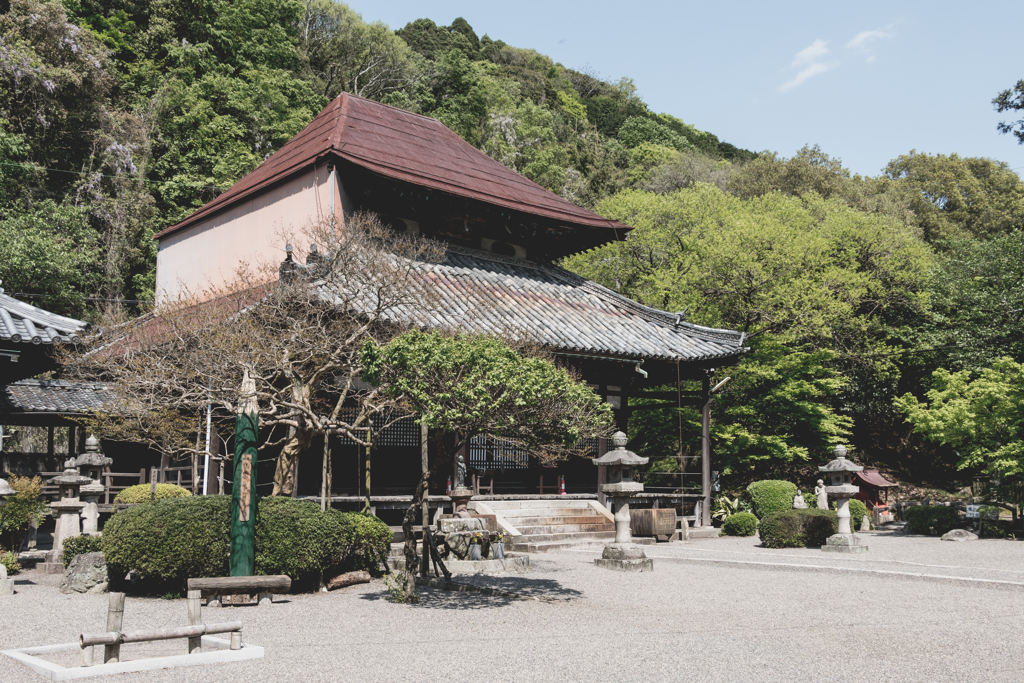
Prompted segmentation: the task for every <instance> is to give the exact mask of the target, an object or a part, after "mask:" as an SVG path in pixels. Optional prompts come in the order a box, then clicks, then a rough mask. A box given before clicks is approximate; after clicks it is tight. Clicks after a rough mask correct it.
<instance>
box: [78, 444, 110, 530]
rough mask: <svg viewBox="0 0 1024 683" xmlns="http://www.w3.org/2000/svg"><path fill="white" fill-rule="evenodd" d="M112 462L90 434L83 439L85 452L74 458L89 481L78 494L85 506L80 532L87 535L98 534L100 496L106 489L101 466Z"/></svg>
mask: <svg viewBox="0 0 1024 683" xmlns="http://www.w3.org/2000/svg"><path fill="white" fill-rule="evenodd" d="M112 462H114V461H113V460H111V459H110V458H108V457H106V456H104V455H103V453H101V452H100V441H99V439H97V438H96V437H95V436H93V435H90V436H89V438H88V439H86V440H85V453H82V454H81V455H80V456H78V457H77V458H75V465H76V466H77V467H78V471H79V472H80V473H81V474H82V476H83V477H87V478H88V479H89V483H87V484H83V485H82V488H81V490H80V494H81V497H82V499H83V500H85V507H84V508H83V509H82V513H81V515H82V533H83V534H85V535H87V536H98V535H99V533H100V530H99V519H100V510H99V502H100V496H102V495H103V493H104V492H105V491H106V490H107V487H106V486H104V484H103V468H104V467H106V466H107V465H109V464H110V463H112Z"/></svg>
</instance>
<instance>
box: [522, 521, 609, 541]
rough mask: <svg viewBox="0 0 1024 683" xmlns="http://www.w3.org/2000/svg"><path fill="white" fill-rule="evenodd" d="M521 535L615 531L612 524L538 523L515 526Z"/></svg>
mask: <svg viewBox="0 0 1024 683" xmlns="http://www.w3.org/2000/svg"><path fill="white" fill-rule="evenodd" d="M516 529H518V530H519V533H521V534H522V535H523V536H526V537H528V538H530V537H533V536H536V535H538V534H572V533H577V532H580V531H611V532H614V531H615V525H614V524H540V525H537V526H517V527H516Z"/></svg>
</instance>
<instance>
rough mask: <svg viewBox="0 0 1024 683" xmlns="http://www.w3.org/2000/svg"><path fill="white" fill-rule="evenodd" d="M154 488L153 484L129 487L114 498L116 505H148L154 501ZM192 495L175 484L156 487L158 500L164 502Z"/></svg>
mask: <svg viewBox="0 0 1024 683" xmlns="http://www.w3.org/2000/svg"><path fill="white" fill-rule="evenodd" d="M152 486H153V485H152V484H136V485H135V486H129V487H128V488H126V489H124V490H123V491H121V492H120V493H118V494H117V495H116V496H114V503H115V504H118V503H119V504H122V505H126V504H129V505H130V504H132V503H148V502H150V501H151V500H153V499H154V498H153V489H152ZM191 495H192V492H191V491H188V490H187V489H183V488H181V487H180V486H176V485H174V484H157V485H156V500H164V499H165V498H182V497H184V496H191Z"/></svg>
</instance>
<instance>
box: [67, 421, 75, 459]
mask: <svg viewBox="0 0 1024 683" xmlns="http://www.w3.org/2000/svg"><path fill="white" fill-rule="evenodd" d="M74 454H75V427H74V425H72V426H70V427H68V457H69V458H70V457H71V456H73V455H74Z"/></svg>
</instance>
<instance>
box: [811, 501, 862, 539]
mask: <svg viewBox="0 0 1024 683" xmlns="http://www.w3.org/2000/svg"><path fill="white" fill-rule="evenodd" d="M815 503H817V499H815ZM838 508H839V501H836V500H833V501H832V509H833V510H838ZM865 515H868V506H867V505H865V504H864V503H863V502H862V501H859V500H857V499H856V498H851V499H850V530H851V531H858V530H859V529H860V522H861V520H862V519H864V516H865ZM870 519H871V515H868V520H869V521H870Z"/></svg>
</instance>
